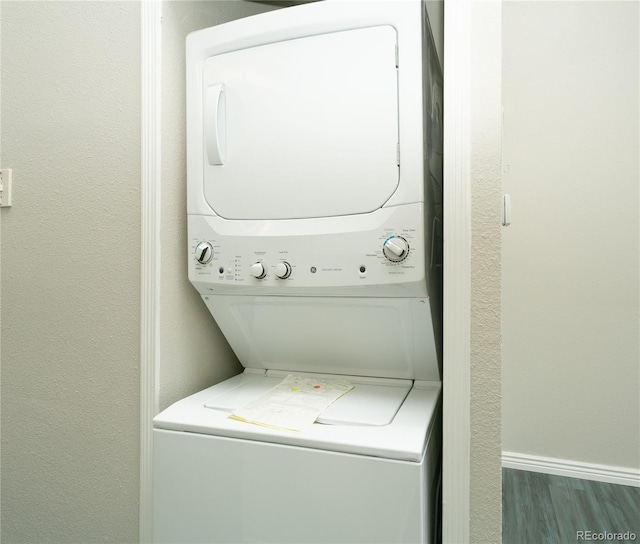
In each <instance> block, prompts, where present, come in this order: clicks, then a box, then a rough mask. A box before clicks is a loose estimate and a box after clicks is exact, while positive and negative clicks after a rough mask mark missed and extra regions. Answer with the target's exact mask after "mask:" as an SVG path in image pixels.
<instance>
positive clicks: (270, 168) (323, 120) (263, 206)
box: [203, 26, 399, 219]
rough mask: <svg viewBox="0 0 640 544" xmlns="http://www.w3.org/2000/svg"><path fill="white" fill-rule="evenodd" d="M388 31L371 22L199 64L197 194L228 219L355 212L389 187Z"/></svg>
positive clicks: (380, 199) (391, 91) (391, 88)
mask: <svg viewBox="0 0 640 544" xmlns="http://www.w3.org/2000/svg"><path fill="white" fill-rule="evenodd" d="M396 42H397V36H396V31H395V29H394V28H393V27H391V26H377V27H371V28H361V29H356V30H348V31H341V32H334V33H329V34H322V35H317V36H310V37H305V38H299V39H293V40H287V41H283V42H277V43H271V44H266V45H262V46H259V47H252V48H249V49H243V50H238V51H232V52H229V53H224V54H220V55H215V56H212V57H209V58H208V59H207V60H206V61H205V62H204V66H203V70H204V72H203V87H204V88H203V93H204V94H203V100H204V102H203V104H204V108H203V109H204V130H203V145H204V169H203V170H204V179H203V183H204V194H205V198H206V200H207V202H208V203H209V205H210V206H211V207H212V208H213V210H214V211H215V212H216V213H217V214H218V215H220V216H222V217H224V218H227V219H291V218H310V217H327V216H337V215H350V214H357V213H365V212H370V211H373V210H375V209H377V208H380V207H381V206H382V205H383V204H384V203H385V202H386V201H387V200H388V199H389V198H390V197H391V195H392V194H393V193H394V191H395V190H396V188H397V186H398V180H399V167H398V156H397V154H398V90H397V68H396Z"/></svg>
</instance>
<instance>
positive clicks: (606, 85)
mask: <svg viewBox="0 0 640 544" xmlns="http://www.w3.org/2000/svg"><path fill="white" fill-rule="evenodd" d="M639 26H640V14H639V4H638V3H637V2H606V1H605V2H591V1H589V2H587V1H584V2H507V3H506V4H505V16H504V115H505V135H504V141H505V155H504V161H505V169H508V172H506V173H505V177H504V182H505V191H506V192H510V193H511V194H512V197H513V224H512V226H511V227H509V228H508V229H505V232H504V248H503V250H504V253H503V282H504V290H503V297H504V298H503V311H504V312H503V334H504V353H503V357H504V365H503V391H504V404H503V413H504V419H503V436H504V450H505V451H507V452H515V453H520V454H528V455H537V456H544V457H553V458H558V459H562V460H568V461H580V462H586V463H594V464H601V465H612V466H620V467H629V468H635V469H638V468H640V322H639V314H640V312H639V308H640V297H639V295H640V286H639V282H638V278H639V277H640V266H639V263H640V254H639V251H640V239H639V236H638V235H639V229H638V225H639V217H640V214H639V208H638V206H639V183H638V180H639V179H640V171H639V164H638V149H640V139H639V134H640V120H639V119H640V111H639V107H638V106H639V97H640V87H639V83H638V82H639V68H640V59H639V52H640V48H639Z"/></svg>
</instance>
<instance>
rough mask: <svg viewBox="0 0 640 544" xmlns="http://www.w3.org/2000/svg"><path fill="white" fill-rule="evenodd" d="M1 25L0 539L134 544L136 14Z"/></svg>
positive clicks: (118, 7) (69, 6)
mask: <svg viewBox="0 0 640 544" xmlns="http://www.w3.org/2000/svg"><path fill="white" fill-rule="evenodd" d="M1 26H2V82H1V83H2V103H1V106H2V134H1V139H2V159H3V168H12V169H13V174H14V184H15V187H14V199H13V207H12V208H10V209H3V210H2V212H1V213H2V248H1V251H2V263H1V265H2V331H1V334H2V482H1V486H2V524H1V525H2V540H3V542H5V543H6V544H9V543H11V542H61V543H62V542H85V543H88V542H98V541H100V542H108V541H110V542H136V541H137V538H138V475H139V436H138V434H139V372H140V369H139V351H140V347H139V329H140V319H139V314H140V259H139V256H138V248H139V243H140V189H139V188H140V6H139V4H137V3H134V2H3V3H2V23H1Z"/></svg>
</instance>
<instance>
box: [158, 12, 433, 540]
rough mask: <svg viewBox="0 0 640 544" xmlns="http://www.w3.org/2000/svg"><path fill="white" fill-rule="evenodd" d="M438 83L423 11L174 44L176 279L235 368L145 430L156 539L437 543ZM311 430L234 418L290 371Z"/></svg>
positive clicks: (271, 22) (318, 15)
mask: <svg viewBox="0 0 640 544" xmlns="http://www.w3.org/2000/svg"><path fill="white" fill-rule="evenodd" d="M441 100H442V75H441V71H440V67H439V64H438V60H437V56H436V53H435V48H434V47H433V42H432V37H431V32H430V29H429V23H428V18H427V15H426V8H425V5H424V3H423V2H421V1H420V0H404V1H402V2H398V1H393V0H391V1H371V2H369V1H366V0H357V1H345V0H329V1H325V2H318V3H313V4H306V5H303V6H298V7H295V8H286V9H281V10H276V11H272V12H269V13H266V14H262V15H259V16H255V17H250V18H247V19H241V20H238V21H234V22H232V23H227V24H224V25H220V26H218V27H214V28H210V29H205V30H202V31H198V32H195V33H193V34H191V35H190V36H189V37H188V38H187V124H188V126H187V178H188V196H187V199H188V210H187V211H188V236H189V251H188V259H189V279H190V281H191V282H192V284H193V285H194V287H195V288H196V289H197V290H198V292H199V293H200V294H201V295H202V297H203V301H204V303H205V304H206V305H207V307H208V308H209V310H210V311H211V313H212V315H213V316H214V318H215V320H216V322H217V324H218V325H219V327H220V329H221V330H222V332H223V333H224V335H225V337H226V338H227V340H228V341H229V343H230V345H231V347H232V348H233V349H234V351H235V353H236V355H237V356H238V359H239V360H240V362H241V363H242V364H243V366H244V367H245V371H244V373H243V374H241V375H238V376H235V377H234V378H231V379H230V380H227V381H225V382H223V383H220V384H218V385H215V386H213V387H211V388H209V389H206V390H204V391H201V392H200V393H197V394H195V395H192V396H190V397H188V398H186V399H183V400H181V401H179V402H177V403H175V404H174V405H172V406H171V407H169V408H167V409H166V410H164V411H163V412H162V413H161V414H159V415H158V416H157V417H156V418H155V419H154V491H153V494H154V541H155V542H183V543H186V542H220V543H231V542H273V543H276V542H277V543H285V542H292V543H294V542H295V543H301V542H315V543H318V542H332V543H333V542H354V543H355V542H367V543H374V542H381V543H382V542H385V543H388V542H432V541H433V538H434V533H435V530H436V521H437V515H436V505H437V501H438V499H437V496H436V495H437V492H436V489H437V483H438V474H439V457H440V445H441V439H440V434H441V426H440V421H441V420H440V392H441V365H440V364H439V349H440V345H441V341H440V338H441V323H442V319H441V272H442V269H441V263H442V261H441V252H442V232H441V226H442V221H441V219H442V218H441V214H442V200H441V195H442V120H441V115H442V107H441V104H442V102H441ZM290 373H292V374H301V375H305V376H321V377H324V378H326V377H327V376H335V377H340V378H342V379H348V380H349V381H350V382H351V383H352V384H353V385H354V386H355V387H354V389H353V390H352V391H350V392H349V393H347V394H346V395H344V396H343V397H341V398H340V399H339V400H338V401H337V402H335V403H334V404H333V405H331V406H330V407H329V408H328V409H327V410H326V411H325V412H323V413H322V414H321V416H320V417H319V418H318V420H317V421H316V423H314V425H313V426H312V428H311V429H310V430H308V431H305V432H302V433H292V432H289V431H280V430H275V429H270V428H266V427H260V426H257V425H251V424H248V423H245V422H241V421H237V420H234V419H230V418H229V417H228V416H229V414H230V413H231V412H232V411H233V410H234V409H235V408H239V407H240V406H242V405H244V404H246V403H247V402H249V401H251V400H254V399H255V398H257V397H259V396H260V395H262V394H263V393H264V392H266V391H267V390H269V389H270V388H271V387H273V386H274V385H276V384H277V383H279V382H280V381H281V380H282V379H283V378H284V377H285V376H287V375H288V374H290Z"/></svg>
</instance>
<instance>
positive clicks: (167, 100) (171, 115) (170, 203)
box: [159, 0, 274, 410]
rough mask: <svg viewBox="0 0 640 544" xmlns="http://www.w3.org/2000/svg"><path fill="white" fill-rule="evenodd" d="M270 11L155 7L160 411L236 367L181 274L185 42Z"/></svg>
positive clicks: (217, 1) (230, 4) (228, 2)
mask: <svg viewBox="0 0 640 544" xmlns="http://www.w3.org/2000/svg"><path fill="white" fill-rule="evenodd" d="M271 9H274V7H273V6H269V5H265V4H259V3H253V2H238V1H237V0H225V1H221V0H210V1H193V2H192V1H183V0H179V1H165V2H163V4H162V211H161V225H162V227H161V245H162V257H161V270H160V278H161V283H160V330H161V332H160V369H159V372H160V392H159V395H160V398H159V404H160V409H161V410H162V409H164V408H166V407H167V406H168V405H170V404H172V403H173V402H175V401H177V400H179V399H181V398H183V397H185V396H187V395H189V394H191V393H195V392H196V391H199V390H201V389H204V388H205V387H208V386H210V385H213V384H214V383H217V382H220V381H222V380H225V379H226V378H229V377H231V376H233V375H234V374H238V373H240V372H241V371H242V367H241V366H240V363H238V361H237V358H236V356H235V355H234V353H233V351H232V350H231V348H230V347H229V345H228V343H227V341H226V340H225V338H224V336H222V334H221V333H220V330H219V329H218V326H217V325H216V323H215V321H214V320H213V317H212V316H211V314H210V313H209V311H208V310H207V308H206V307H205V305H204V303H203V302H202V300H201V299H200V296H199V295H198V293H197V292H196V290H195V289H194V288H193V287H192V286H191V284H190V283H189V281H188V278H187V247H188V244H187V205H186V176H185V174H186V163H185V153H186V144H185V139H186V136H185V122H186V120H185V100H186V97H185V39H186V36H187V34H189V33H190V32H193V31H194V30H198V29H201V28H207V27H210V26H214V25H217V24H221V23H224V22H226V21H231V20H233V19H239V18H241V17H247V16H250V15H254V14H256V13H260V12H263V11H268V10H271Z"/></svg>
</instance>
